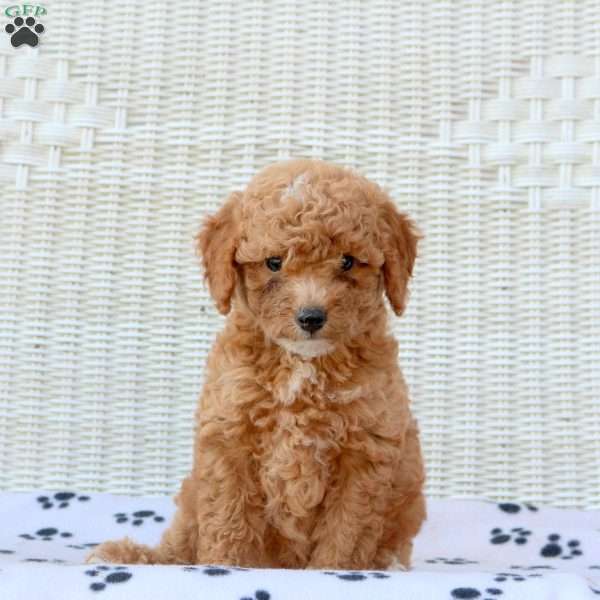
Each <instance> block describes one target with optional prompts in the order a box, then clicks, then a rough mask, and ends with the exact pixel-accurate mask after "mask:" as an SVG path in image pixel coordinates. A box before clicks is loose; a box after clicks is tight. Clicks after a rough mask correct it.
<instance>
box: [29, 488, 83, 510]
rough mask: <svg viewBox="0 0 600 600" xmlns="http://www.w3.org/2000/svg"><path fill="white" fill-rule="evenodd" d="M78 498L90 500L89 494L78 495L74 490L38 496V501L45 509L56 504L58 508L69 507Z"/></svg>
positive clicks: (81, 500)
mask: <svg viewBox="0 0 600 600" xmlns="http://www.w3.org/2000/svg"><path fill="white" fill-rule="evenodd" d="M76 498H77V500H78V501H79V502H88V501H89V499H90V497H89V496H76V494H74V493H73V492H57V493H56V494H54V496H52V497H48V496H38V497H37V501H38V502H39V503H40V504H41V505H42V508H43V509H44V510H48V509H49V508H52V507H53V506H54V505H56V506H57V508H67V507H68V506H69V504H70V503H71V502H73V501H74V500H75V499H76Z"/></svg>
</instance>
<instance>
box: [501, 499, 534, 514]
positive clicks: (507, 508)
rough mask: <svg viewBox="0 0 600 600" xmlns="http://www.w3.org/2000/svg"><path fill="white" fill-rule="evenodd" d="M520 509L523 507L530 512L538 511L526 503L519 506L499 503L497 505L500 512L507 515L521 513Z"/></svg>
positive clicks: (512, 503)
mask: <svg viewBox="0 0 600 600" xmlns="http://www.w3.org/2000/svg"><path fill="white" fill-rule="evenodd" d="M522 507H525V508H526V509H527V510H529V511H530V512H537V511H538V507H537V506H534V505H533V504H528V503H525V504H523V505H521V504H515V503H514V502H501V503H500V504H498V508H499V509H500V510H501V511H502V512H505V513H509V514H511V515H514V514H516V513H518V512H521V509H522Z"/></svg>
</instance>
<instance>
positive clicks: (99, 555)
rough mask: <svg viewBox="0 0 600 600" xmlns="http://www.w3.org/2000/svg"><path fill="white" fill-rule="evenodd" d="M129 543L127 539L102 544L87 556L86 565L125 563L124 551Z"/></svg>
mask: <svg viewBox="0 0 600 600" xmlns="http://www.w3.org/2000/svg"><path fill="white" fill-rule="evenodd" d="M130 543H131V542H130V540H128V539H127V538H125V539H124V540H121V541H118V542H103V543H102V544H100V545H99V546H96V547H95V548H94V549H93V550H92V551H91V552H90V553H89V554H88V556H87V558H86V559H85V562H86V563H88V564H98V563H122V562H126V561H125V560H124V558H125V554H127V553H126V552H125V551H126V549H127V548H128V546H129V544H130Z"/></svg>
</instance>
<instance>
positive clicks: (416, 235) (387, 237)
mask: <svg viewBox="0 0 600 600" xmlns="http://www.w3.org/2000/svg"><path fill="white" fill-rule="evenodd" d="M382 223H383V225H382V228H383V235H384V249H383V253H384V261H385V262H384V263H383V281H384V284H385V293H386V295H387V297H388V300H389V301H390V304H391V306H392V308H393V310H394V312H395V313H396V314H397V315H398V316H400V315H401V314H402V313H403V312H404V309H405V307H406V302H407V300H408V297H407V296H408V290H407V288H408V280H409V279H410V277H411V275H412V272H413V266H414V264H415V259H416V258H417V243H418V242H419V240H420V239H421V237H422V236H421V234H420V232H419V230H418V229H417V227H416V225H415V224H414V223H413V222H412V221H411V220H410V219H409V218H408V217H407V216H406V215H404V214H402V213H400V212H398V210H397V209H396V207H395V206H394V205H393V203H392V202H390V201H389V200H386V201H385V203H384V204H383V214H382Z"/></svg>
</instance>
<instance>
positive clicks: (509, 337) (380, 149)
mask: <svg viewBox="0 0 600 600" xmlns="http://www.w3.org/2000/svg"><path fill="white" fill-rule="evenodd" d="M45 6H46V8H47V9H48V14H47V16H46V17H44V18H43V19H42V18H40V20H43V23H44V25H45V27H46V31H45V33H44V34H42V36H41V37H42V41H41V43H40V45H39V46H38V48H36V49H32V48H29V47H27V46H21V47H19V48H16V49H15V48H13V47H12V46H11V45H10V44H9V36H8V35H5V34H4V32H3V31H0V37H1V40H0V180H1V186H2V187H1V189H2V192H1V197H0V203H1V204H0V208H1V212H0V261H1V262H0V450H1V453H0V487H2V488H7V489H28V488H35V487H49V488H61V487H63V488H64V487H72V488H80V489H85V490H110V491H116V492H136V493H137V492H139V493H142V492H143V493H172V492H174V491H175V490H176V488H177V485H178V482H179V480H180V479H181V477H182V476H183V475H184V474H185V472H186V470H187V469H188V467H189V464H190V459H191V435H192V426H193V418H192V417H193V410H194V405H195V402H196V398H197V394H198V392H199V390H200V386H201V381H202V370H203V364H204V360H205V357H206V353H207V351H208V349H209V347H210V344H211V341H212V339H213V336H214V334H215V331H216V330H217V329H218V328H219V327H220V326H221V321H220V318H219V317H217V314H216V311H215V309H214V308H213V306H212V304H211V301H210V299H209V297H208V294H207V291H206V289H204V288H203V286H202V283H201V276H200V271H199V267H198V264H197V258H196V257H195V256H194V249H193V235H194V234H195V232H196V230H197V227H198V224H199V222H200V220H201V218H202V216H203V215H204V214H205V213H206V212H208V211H212V210H214V209H215V208H216V207H217V206H218V204H219V203H220V201H221V200H222V199H223V198H224V197H225V195H226V194H227V193H228V191H230V190H231V189H234V188H236V187H239V186H242V185H244V183H245V182H246V181H247V180H248V178H249V177H250V175H251V174H252V173H253V172H254V171H255V170H256V169H257V168H259V167H261V166H263V165H265V164H267V163H269V162H271V161H273V160H277V159H281V158H284V157H289V156H315V157H323V158H326V159H329V160H334V161H338V162H341V163H344V164H347V165H352V166H355V167H357V168H358V169H360V170H361V171H362V172H364V173H365V174H366V175H368V176H370V177H372V178H374V179H375V180H377V181H378V182H380V183H381V184H383V185H384V186H385V187H386V188H387V189H388V190H389V191H390V193H391V194H392V195H393V197H394V198H395V200H396V201H397V202H398V205H399V206H400V207H402V208H403V209H405V210H407V211H408V212H410V213H411V214H412V215H413V216H414V217H415V219H416V220H417V221H418V222H419V224H420V225H421V228H422V229H423V230H424V232H425V234H426V241H425V242H424V244H423V246H422V256H421V259H420V262H419V264H418V268H417V271H416V277H415V279H414V283H413V286H412V289H413V293H412V299H411V303H410V306H409V310H408V313H407V314H406V316H405V317H404V318H403V319H401V320H399V321H396V323H395V330H396V333H397V335H398V336H399V339H400V341H401V361H402V364H403V367H404V370H405V374H406V376H407V379H408V381H409V383H410V385H411V388H412V394H413V398H414V407H415V411H416V413H417V414H418V416H419V419H420V422H421V427H422V433H423V442H424V449H425V453H426V459H427V464H428V470H429V482H428V486H429V493H430V494H431V495H436V496H458V495H469V496H473V495H477V496H486V497H489V498H517V499H527V500H533V501H539V502H546V503H552V504H556V505H573V506H574V505H579V506H600V316H599V313H600V5H599V4H598V3H597V1H596V0H590V1H587V2H584V1H579V2H568V1H561V2H552V1H550V0H526V1H517V0H515V1H513V2H511V1H505V2H493V1H491V2H487V1H484V0H479V1H477V0H469V1H464V2H459V1H456V2H453V1H450V0H447V1H439V2H438V1H435V2H434V1H432V2H413V1H411V2H398V1H394V0H387V1H377V0H376V1H372V2H366V1H364V2H361V1H357V0H343V1H342V0H340V1H336V0H330V1H328V2H315V1H310V0H309V1H305V2H302V3H296V2H290V1H287V0H283V1H271V0H262V1H256V2H249V1H246V2H234V1H233V0H230V1H223V2H217V1H214V2H196V1H195V0H179V1H178V2H174V3H173V4H171V5H170V4H167V3H164V2H159V1H151V0H150V1H147V2H146V3H143V4H142V3H133V2H128V1H116V0H114V1H112V0H105V1H104V2H97V1H91V0H88V1H84V2H47V3H45ZM8 20H9V19H8V18H6V19H5V20H4V21H3V22H2V25H4V22H8Z"/></svg>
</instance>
